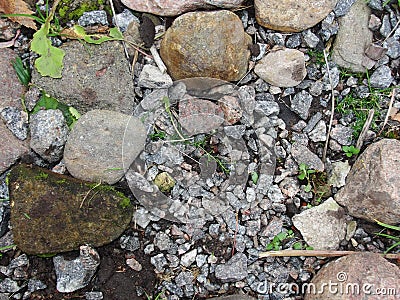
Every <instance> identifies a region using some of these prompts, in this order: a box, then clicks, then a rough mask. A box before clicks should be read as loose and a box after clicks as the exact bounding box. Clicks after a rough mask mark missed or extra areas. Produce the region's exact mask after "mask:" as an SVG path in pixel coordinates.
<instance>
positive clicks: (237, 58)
mask: <svg viewBox="0 0 400 300" xmlns="http://www.w3.org/2000/svg"><path fill="white" fill-rule="evenodd" d="M249 45H251V38H250V36H249V35H248V34H247V33H245V32H244V28H243V24H242V22H241V20H240V19H239V17H238V16H237V15H235V14H234V13H232V12H230V11H227V10H222V11H213V12H190V13H186V14H184V15H182V16H180V17H178V18H176V19H175V21H174V23H173V24H172V26H171V27H170V28H168V30H167V31H166V33H165V35H164V39H163V41H162V42H161V48H160V53H161V57H162V59H163V61H164V62H165V64H166V65H167V67H168V72H169V73H170V75H171V76H172V78H174V79H175V80H178V79H184V78H192V77H213V78H218V79H222V80H226V81H237V80H240V79H241V78H242V77H243V76H244V75H245V74H246V72H247V66H248V60H249V58H250V51H249V49H248V47H249Z"/></svg>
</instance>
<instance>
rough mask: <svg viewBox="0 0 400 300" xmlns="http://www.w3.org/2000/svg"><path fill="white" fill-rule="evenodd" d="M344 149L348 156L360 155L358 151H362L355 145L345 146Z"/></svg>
mask: <svg viewBox="0 0 400 300" xmlns="http://www.w3.org/2000/svg"><path fill="white" fill-rule="evenodd" d="M342 150H343V151H344V153H345V154H346V156H347V157H352V156H353V155H358V153H360V149H358V148H356V147H354V146H353V145H351V146H343V147H342Z"/></svg>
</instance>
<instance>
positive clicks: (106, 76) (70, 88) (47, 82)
mask: <svg viewBox="0 0 400 300" xmlns="http://www.w3.org/2000/svg"><path fill="white" fill-rule="evenodd" d="M61 48H62V49H63V50H64V51H65V52H66V54H65V57H64V69H63V71H62V78H59V79H54V78H51V77H42V76H40V74H39V73H38V72H37V71H36V70H35V69H34V70H33V72H32V82H33V84H35V85H37V86H39V87H40V88H42V89H44V90H45V91H46V92H47V93H48V94H50V95H51V96H53V97H55V98H57V100H59V101H60V102H62V103H65V104H68V105H70V106H73V107H75V108H76V109H77V110H78V111H79V112H80V113H81V114H82V113H85V112H87V111H90V110H92V109H109V110H113V111H119V112H123V113H127V114H130V113H132V112H133V108H134V98H135V94H134V86H133V81H132V76H131V75H130V72H129V63H128V62H127V60H126V58H125V54H124V49H123V47H122V45H121V44H120V43H119V42H106V43H102V44H100V45H90V44H82V43H80V42H78V41H73V42H67V43H64V44H63V45H62V46H61Z"/></svg>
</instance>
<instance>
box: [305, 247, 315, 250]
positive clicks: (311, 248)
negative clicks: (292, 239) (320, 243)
mask: <svg viewBox="0 0 400 300" xmlns="http://www.w3.org/2000/svg"><path fill="white" fill-rule="evenodd" d="M306 250H314V247H311V246H307V247H306Z"/></svg>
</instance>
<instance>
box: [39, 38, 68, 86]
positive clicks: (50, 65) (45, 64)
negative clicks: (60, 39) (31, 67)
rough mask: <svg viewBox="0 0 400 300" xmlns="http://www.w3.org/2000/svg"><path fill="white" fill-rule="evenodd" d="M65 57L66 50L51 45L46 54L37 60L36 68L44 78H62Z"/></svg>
mask: <svg viewBox="0 0 400 300" xmlns="http://www.w3.org/2000/svg"><path fill="white" fill-rule="evenodd" d="M64 56H65V52H64V50H62V49H59V48H56V47H54V46H51V45H50V46H49V47H48V48H47V52H46V54H44V55H42V56H41V57H39V58H37V59H36V60H35V67H36V69H37V70H38V72H39V73H40V74H41V75H42V76H50V77H53V78H61V77H62V69H63V59H64Z"/></svg>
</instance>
